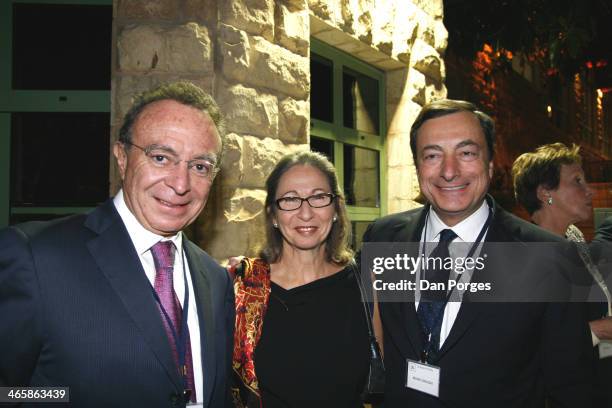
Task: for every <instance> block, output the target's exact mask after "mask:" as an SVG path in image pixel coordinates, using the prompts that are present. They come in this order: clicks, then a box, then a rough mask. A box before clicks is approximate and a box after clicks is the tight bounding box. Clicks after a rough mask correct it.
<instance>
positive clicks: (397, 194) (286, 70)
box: [0, 0, 447, 260]
mask: <svg viewBox="0 0 612 408" xmlns="http://www.w3.org/2000/svg"><path fill="white" fill-rule="evenodd" d="M36 3H37V4H36V5H33V4H29V3H28V2H26V1H24V0H11V1H7V2H3V3H2V5H1V6H0V7H2V8H3V9H2V10H0V15H1V16H2V17H1V19H2V20H3V21H0V27H3V28H0V30H4V31H5V33H3V34H6V35H3V36H0V38H2V41H5V43H3V44H2V49H3V50H4V51H2V52H5V53H6V55H5V56H6V57H7V58H6V59H4V58H3V60H5V61H7V63H5V64H3V65H2V66H0V90H1V91H2V95H3V96H1V97H0V143H2V146H0V151H1V152H2V153H1V154H2V155H3V157H2V158H3V159H5V160H0V162H1V163H4V166H5V167H4V168H2V170H0V200H1V201H2V202H1V203H0V224H2V225H6V224H8V223H13V222H18V221H22V220H25V219H34V218H36V219H44V218H52V217H55V216H57V215H58V214H66V213H72V212H77V211H83V210H86V209H87V208H88V207H91V206H94V205H95V204H96V203H98V202H100V201H103V200H104V199H105V198H107V197H108V196H109V195H112V194H114V193H115V192H116V191H117V189H118V187H119V179H118V175H117V172H116V168H115V167H114V164H113V162H112V158H111V155H110V146H111V145H112V143H113V142H114V141H115V140H116V138H117V133H118V128H119V126H120V124H121V121H122V118H123V115H124V114H125V112H126V111H127V109H128V108H129V106H130V103H131V96H132V95H133V94H134V93H136V92H138V91H141V90H144V89H147V88H149V87H151V86H152V85H154V84H157V83H159V82H162V81H169V80H176V79H187V80H190V81H193V82H195V83H197V84H199V85H200V86H201V87H202V88H204V89H205V90H206V91H208V92H209V93H211V94H212V95H213V96H214V97H215V99H216V100H217V101H218V102H219V104H220V106H221V109H222V110H223V111H224V112H225V114H226V119H227V125H228V135H227V144H226V152H225V159H224V163H223V167H222V171H221V173H220V174H219V175H218V176H217V179H216V180H215V186H214V191H213V194H212V195H211V197H210V199H209V203H208V205H207V207H206V210H205V212H204V213H203V214H202V215H201V216H200V218H199V220H198V221H197V222H196V223H195V225H194V226H193V227H192V228H191V231H190V234H191V235H192V236H193V237H194V239H195V240H196V241H197V242H199V243H200V245H201V246H202V247H203V248H205V249H206V250H207V251H209V252H210V253H211V254H212V255H213V256H215V257H216V258H217V259H219V260H224V259H225V258H227V257H228V256H230V255H237V254H246V255H253V254H254V253H255V251H256V248H257V245H258V244H260V243H261V242H262V239H263V235H264V229H263V216H264V208H263V202H264V199H265V191H264V182H265V179H266V177H267V175H268V174H269V172H270V171H271V169H272V167H273V166H274V164H275V162H276V161H277V160H278V159H279V158H280V157H281V156H282V155H283V154H285V153H288V152H292V151H295V150H300V149H308V148H312V149H313V150H318V151H321V152H323V153H325V154H327V155H328V156H329V157H330V158H331V159H332V160H333V162H334V164H335V166H336V168H337V171H338V174H339V176H340V181H341V183H342V185H343V187H344V190H345V192H346V194H347V204H348V205H349V214H350V217H351V220H352V221H353V229H354V232H355V237H357V238H359V237H360V236H361V234H362V232H363V230H364V228H365V227H366V226H367V224H368V222H369V221H371V220H373V219H375V218H377V217H379V216H381V215H384V214H386V213H390V212H396V211H400V210H405V209H408V208H411V207H413V206H415V205H417V204H416V203H415V202H414V201H413V198H414V197H415V196H416V195H417V194H418V183H417V180H416V173H415V170H414V164H413V163H412V157H411V154H410V147H409V129H410V125H411V123H412V121H413V120H414V118H415V117H416V114H417V113H418V111H419V109H420V107H421V106H422V105H423V104H424V103H426V102H428V101H430V100H432V99H437V98H442V97H445V96H446V87H445V85H444V80H445V76H446V72H445V64H444V60H443V55H444V51H445V49H446V45H447V31H446V29H445V27H444V24H443V22H442V14H443V4H442V0H436V1H424V0H413V1H409V0H376V1H374V0H276V1H273V0H114V1H113V2H112V3H111V2H110V0H43V1H37V2H36ZM66 15H69V17H70V18H69V21H65V24H67V27H68V29H67V30H65V31H66V32H65V33H63V34H62V35H60V34H57V33H56V31H61V30H59V29H58V28H57V27H58V26H60V25H61V24H62V21H59V22H58V21H57V20H51V18H52V17H54V18H56V19H59V20H61V19H62V18H63V19H64V20H66V19H67V17H62V16H66ZM34 16H38V17H37V18H38V19H35V18H34ZM41 16H42V17H41ZM50 21H53V24H51V23H50ZM75 22H78V23H75ZM71 24H72V25H71ZM75 25H76V27H75ZM111 27H112V28H111ZM47 36H49V37H48V39H49V40H54V41H52V42H51V41H49V42H47V41H46V40H47ZM56 37H57V38H56ZM58 43H59V44H58ZM94 45H95V46H96V47H97V48H95V49H96V50H100V51H99V52H93V51H91V49H94V47H93V46H94ZM106 46H108V48H105V47H106ZM33 47H34V48H33ZM60 49H61V50H64V51H63V52H64V53H65V54H66V55H68V57H67V58H65V59H68V60H70V61H69V63H66V62H65V61H64V58H63V54H60V52H59V51H58V50H60ZM105 50H106V51H105ZM37 52H38V53H39V54H38V55H37V54H36V53H37ZM75 53H76V54H75ZM79 53H80V54H79ZM107 53H110V56H109V59H110V61H109V62H108V63H109V66H108V69H106V68H107V67H106V66H104V62H103V61H102V62H99V61H98V60H95V58H94V56H95V55H98V56H100V54H105V55H107ZM24 55H25V57H24ZM28 56H30V57H28ZM41 56H44V57H45V58H44V59H41V58H40V57H41ZM77 62H78V63H79V64H81V65H78V64H77ZM34 64H35V66H36V67H37V69H36V70H31V71H32V72H30V71H28V69H26V68H24V67H32V66H34ZM62 64H64V65H66V66H64V65H62ZM88 64H89V65H88ZM75 65H76V66H77V67H80V68H79V69H75ZM46 71H50V72H52V73H53V72H56V73H57V72H59V73H62V74H63V76H64V77H65V78H64V79H63V81H57V80H55V79H54V78H55V76H54V75H47V73H46ZM97 71H100V72H97ZM41 72H42V73H43V75H42V76H45V75H47V76H49V79H48V80H47V82H45V81H42V83H40V84H39V83H36V81H32V80H29V82H28V78H30V79H31V78H36V77H37V75H40V73H41ZM94 74H95V75H96V78H98V79H99V80H98V83H88V82H87V81H86V80H83V78H84V79H87V78H90V77H92V76H94ZM20 75H21V76H22V77H23V78H25V80H21V82H19V81H18V80H16V78H17V79H19V77H20ZM39 82H40V81H39ZM90 82H91V81H90ZM24 84H25V85H24ZM59 122H61V123H59ZM32 124H38V126H34V125H32ZM51 128H53V129H55V131H54V132H55V133H52V132H50V131H49V129H51ZM41 141H45V143H42V142H41ZM32 152H35V153H32ZM50 154H52V155H53V158H54V159H56V160H55V162H51V161H49V160H46V159H49V157H46V156H48V155H50ZM99 157H102V158H103V157H107V158H108V160H101V162H99V163H96V159H98V158H99ZM8 163H10V165H8ZM34 163H35V164H36V166H35V167H36V168H35V169H34V170H32V169H31V166H33V164H34ZM94 166H95V167H96V169H95V170H94V169H92V167H94ZM49 167H50V168H51V169H52V170H48V168H49ZM64 167H65V168H64ZM74 173H76V174H74ZM70 174H72V175H70ZM43 190H45V193H44V194H42V193H40V192H41V191H43ZM356 243H357V242H356Z"/></svg>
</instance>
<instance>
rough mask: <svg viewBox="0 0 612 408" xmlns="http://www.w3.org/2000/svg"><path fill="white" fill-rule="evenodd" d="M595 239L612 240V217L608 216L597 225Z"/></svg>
mask: <svg viewBox="0 0 612 408" xmlns="http://www.w3.org/2000/svg"><path fill="white" fill-rule="evenodd" d="M593 241H601V242H612V217H608V218H606V219H605V220H603V222H602V223H601V224H600V225H599V227H597V231H595V238H593Z"/></svg>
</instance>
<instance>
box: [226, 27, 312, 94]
mask: <svg viewBox="0 0 612 408" xmlns="http://www.w3.org/2000/svg"><path fill="white" fill-rule="evenodd" d="M220 34H221V35H220V36H219V40H220V42H221V44H220V47H219V48H220V50H221V51H220V52H221V60H222V71H223V74H224V75H225V77H226V78H228V79H231V80H233V81H236V82H240V83H243V84H249V85H253V86H256V87H259V88H267V89H271V90H275V91H278V92H281V93H284V94H286V95H288V96H292V97H294V98H296V99H302V100H305V99H307V98H308V95H309V93H310V61H309V59H308V58H306V57H302V56H300V55H297V54H294V53H292V52H291V51H289V50H287V49H286V48H283V47H281V46H278V45H275V44H272V43H270V42H268V41H266V40H265V39H263V38H261V37H248V36H247V35H246V34H245V33H244V32H242V31H240V30H236V29H235V28H233V27H230V26H227V25H223V26H222V27H221V30H220Z"/></svg>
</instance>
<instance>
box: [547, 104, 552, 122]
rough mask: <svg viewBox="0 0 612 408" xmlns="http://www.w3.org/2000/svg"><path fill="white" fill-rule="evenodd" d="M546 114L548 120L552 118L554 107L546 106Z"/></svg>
mask: <svg viewBox="0 0 612 408" xmlns="http://www.w3.org/2000/svg"><path fill="white" fill-rule="evenodd" d="M546 113H547V115H548V119H550V118H552V106H550V105H548V106H546Z"/></svg>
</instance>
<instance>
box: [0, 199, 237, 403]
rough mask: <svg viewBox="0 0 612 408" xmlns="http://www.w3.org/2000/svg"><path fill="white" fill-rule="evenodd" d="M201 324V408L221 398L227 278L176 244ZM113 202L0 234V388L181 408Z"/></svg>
mask: <svg viewBox="0 0 612 408" xmlns="http://www.w3.org/2000/svg"><path fill="white" fill-rule="evenodd" d="M184 247H185V252H186V256H187V261H188V262H189V268H190V271H191V275H192V279H193V287H194V292H195V297H196V303H197V313H198V318H199V322H200V333H201V346H202V366H203V374H204V384H203V394H204V395H203V397H204V401H205V402H204V406H205V407H215V408H216V407H224V406H226V404H227V398H228V396H229V392H228V388H227V387H228V384H227V375H228V372H229V370H230V364H231V343H232V334H233V326H234V322H233V320H234V317H233V310H234V301H233V290H232V285H231V282H230V279H229V277H228V275H227V273H226V271H225V270H224V269H223V268H221V267H220V266H219V265H217V263H216V262H215V261H214V260H213V259H212V258H211V257H210V256H208V255H207V254H206V253H205V252H204V251H202V250H201V249H199V248H198V247H197V246H196V245H194V244H193V243H191V242H190V241H188V240H187V239H185V241H184ZM150 286H151V285H150V283H149V281H148V280H147V277H146V275H145V272H144V270H143V268H142V265H141V263H140V260H139V258H138V255H137V253H136V250H135V249H134V246H133V244H132V242H131V240H130V237H129V235H128V232H127V230H126V228H125V226H124V224H123V222H122V221H121V218H120V217H119V214H118V213H117V211H116V209H115V207H114V205H113V203H112V201H110V200H109V201H108V202H106V203H105V204H103V205H102V206H100V207H98V208H97V209H95V210H94V211H93V212H92V213H91V214H89V215H76V216H72V217H68V218H64V219H60V220H57V221H51V222H44V223H41V222H33V223H27V224H22V225H18V226H15V227H10V228H7V229H4V230H2V231H0V316H1V318H0V343H1V346H0V350H1V352H0V385H1V386H68V387H70V400H71V405H70V406H74V407H141V406H142V407H171V406H181V405H184V403H183V402H182V401H181V399H179V398H178V397H177V396H178V395H179V393H182V389H183V386H182V381H181V379H180V377H179V375H178V373H177V370H176V368H175V364H174V362H173V359H172V355H171V350H170V346H169V343H168V340H167V337H166V333H165V331H164V328H163V324H162V321H161V317H160V314H159V311H158V308H157V305H156V303H155V300H154V298H153V296H152V292H151V290H150Z"/></svg>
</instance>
